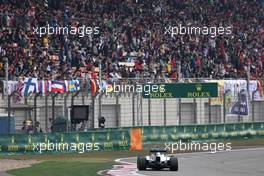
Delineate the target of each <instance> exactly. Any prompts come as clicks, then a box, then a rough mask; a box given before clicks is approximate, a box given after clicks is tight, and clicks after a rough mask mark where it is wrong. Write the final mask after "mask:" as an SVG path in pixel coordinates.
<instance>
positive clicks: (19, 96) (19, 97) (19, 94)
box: [15, 80, 24, 102]
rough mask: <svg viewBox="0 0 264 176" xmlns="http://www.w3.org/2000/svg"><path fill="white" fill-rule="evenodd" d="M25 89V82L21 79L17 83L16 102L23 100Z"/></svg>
mask: <svg viewBox="0 0 264 176" xmlns="http://www.w3.org/2000/svg"><path fill="white" fill-rule="evenodd" d="M23 89H24V82H23V81H22V80H19V81H18V82H17V84H16V90H15V97H16V98H15V102H19V101H21V100H22V90H23Z"/></svg>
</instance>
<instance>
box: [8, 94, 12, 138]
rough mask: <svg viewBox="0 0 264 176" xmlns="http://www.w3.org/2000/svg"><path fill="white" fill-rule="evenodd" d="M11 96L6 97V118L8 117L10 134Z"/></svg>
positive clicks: (9, 131)
mask: <svg viewBox="0 0 264 176" xmlns="http://www.w3.org/2000/svg"><path fill="white" fill-rule="evenodd" d="M10 111H11V95H7V114H8V115H7V117H8V120H7V121H8V122H7V123H8V124H7V125H8V128H7V129H8V133H11V128H10V117H11V112H10Z"/></svg>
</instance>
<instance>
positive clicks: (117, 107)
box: [0, 79, 264, 133]
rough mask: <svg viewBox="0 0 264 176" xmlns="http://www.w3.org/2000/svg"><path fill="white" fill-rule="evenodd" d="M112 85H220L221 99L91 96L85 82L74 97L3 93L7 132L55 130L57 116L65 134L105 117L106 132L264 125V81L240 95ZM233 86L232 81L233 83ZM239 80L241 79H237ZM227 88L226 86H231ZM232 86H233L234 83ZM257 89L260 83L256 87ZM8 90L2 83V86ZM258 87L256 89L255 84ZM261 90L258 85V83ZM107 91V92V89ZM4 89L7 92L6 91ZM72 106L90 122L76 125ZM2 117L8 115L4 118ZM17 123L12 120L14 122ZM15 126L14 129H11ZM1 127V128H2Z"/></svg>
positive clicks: (234, 89) (160, 81) (132, 81)
mask: <svg viewBox="0 0 264 176" xmlns="http://www.w3.org/2000/svg"><path fill="white" fill-rule="evenodd" d="M109 81H110V82H108V83H107V84H111V85H112V89H114V87H113V84H115V85H134V86H137V85H144V84H147V83H155V84H164V83H178V82H185V83H199V82H215V81H217V82H218V86H219V88H218V91H219V92H218V98H155V99H154V98H153V99H152V98H144V97H143V96H142V93H140V92H135V91H134V92H130V91H125V92H124V91H120V90H119V91H116V92H114V91H113V90H111V92H110V90H108V91H107V90H106V91H104V92H97V93H96V94H95V95H92V94H91V90H90V89H89V88H87V87H91V86H89V85H88V86H87V85H86V84H90V83H89V81H82V84H83V85H82V86H81V87H82V89H81V90H79V91H77V92H75V93H72V94H70V93H63V94H59V93H49V94H48V95H47V96H45V97H42V96H40V95H39V94H31V95H29V96H27V97H23V100H22V101H20V102H15V98H16V95H15V94H11V95H8V96H6V95H5V94H4V93H3V94H2V98H1V99H0V105H1V107H2V109H1V110H2V113H7V116H8V117H9V118H8V122H7V123H8V127H9V129H8V132H9V133H14V132H15V133H21V132H22V127H23V122H24V121H25V120H31V121H32V122H33V126H34V127H35V126H36V123H37V122H39V123H40V127H41V128H42V131H43V132H51V131H52V130H51V126H52V124H53V122H54V121H55V120H56V119H57V118H63V119H65V120H66V122H67V128H66V129H65V130H66V131H68V132H69V131H88V130H89V129H93V128H98V119H99V118H100V117H101V116H103V117H105V120H106V121H105V127H106V128H116V127H135V126H169V125H192V124H211V123H214V124H215V123H240V122H262V121H264V98H263V91H262V90H261V88H262V87H263V84H262V81H259V82H258V83H261V84H262V85H261V87H257V88H256V89H252V84H251V83H250V81H249V80H241V83H242V82H243V83H245V82H246V85H244V86H246V90H243V91H241V89H240V88H239V85H238V84H240V83H239V82H236V83H234V86H233V87H232V86H231V88H230V89H228V91H226V90H227V89H226V90H225V88H224V84H225V83H224V81H223V80H208V79H182V80H171V79H170V80H168V79H118V80H109ZM229 81H230V82H232V80H229ZM233 81H237V80H233ZM226 85H227V84H226ZM230 85H233V83H230ZM254 85H255V83H254ZM2 86H3V85H2ZM255 86H256V85H255ZM257 86H258V84H257ZM106 89H107V88H106ZM1 90H3V88H1ZM73 105H89V107H90V108H89V119H88V121H84V122H83V123H80V124H77V125H72V124H71V117H70V115H71V113H70V109H71V107H72V106H73ZM2 116H6V114H3V115H2ZM10 117H13V121H14V122H12V118H10ZM11 124H14V130H12V128H13V127H12V125H11ZM0 128H2V127H0Z"/></svg>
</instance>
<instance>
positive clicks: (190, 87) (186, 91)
mask: <svg viewBox="0 0 264 176" xmlns="http://www.w3.org/2000/svg"><path fill="white" fill-rule="evenodd" d="M143 87H144V89H143V92H142V95H143V98H211V97H218V84H217V83H169V84H168V83H166V84H144V86H143Z"/></svg>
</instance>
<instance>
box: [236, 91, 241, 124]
mask: <svg viewBox="0 0 264 176" xmlns="http://www.w3.org/2000/svg"><path fill="white" fill-rule="evenodd" d="M237 95H238V97H237V98H238V116H237V118H238V119H237V120H238V122H241V114H240V110H241V97H240V96H241V94H240V92H239V93H238V94H237Z"/></svg>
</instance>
